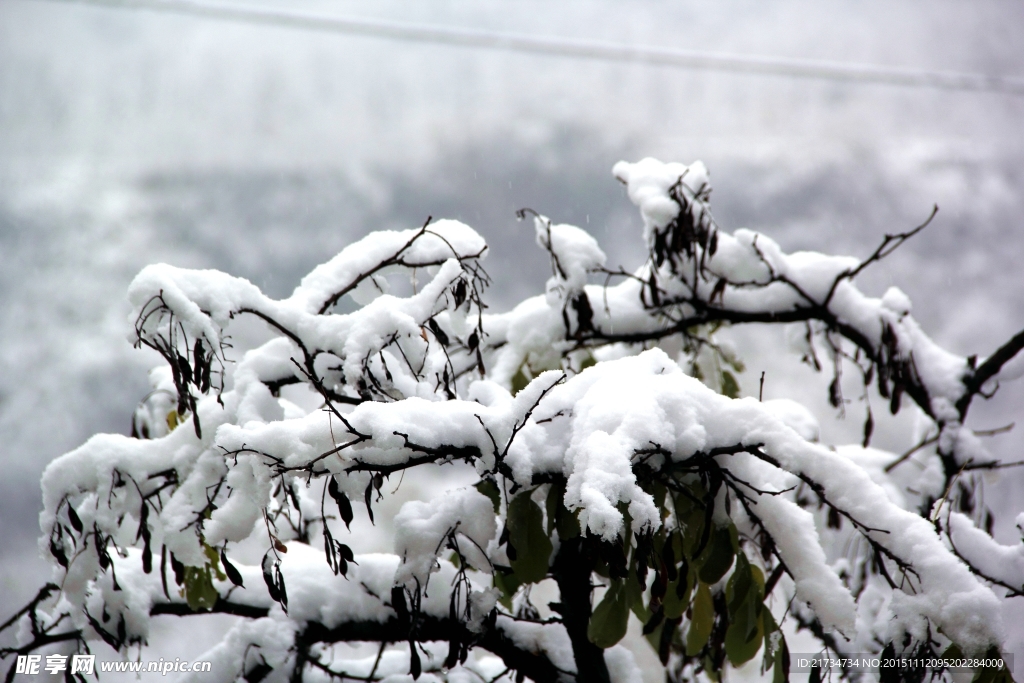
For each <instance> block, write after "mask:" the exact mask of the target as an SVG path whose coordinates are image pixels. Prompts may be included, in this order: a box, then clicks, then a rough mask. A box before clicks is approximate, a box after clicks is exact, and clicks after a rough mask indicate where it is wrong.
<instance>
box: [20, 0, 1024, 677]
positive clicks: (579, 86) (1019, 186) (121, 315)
mask: <svg viewBox="0 0 1024 683" xmlns="http://www.w3.org/2000/svg"><path fill="white" fill-rule="evenodd" d="M253 4H254V5H258V6H260V7H264V8H279V9H281V8H285V7H287V9H289V10H301V11H310V12H317V13H320V14H323V15H331V16H345V17H364V18H380V19H387V20H393V21H403V22H405V21H407V22H413V23H430V24H438V25H443V26H451V27H465V28H477V29H489V30H500V31H511V32H517V33H524V34H532V35H545V36H562V37H570V38H580V39H590V40H604V41H609V42H615V43H625V44H635V45H644V46H663V47H674V48H686V49H692V50H703V51H713V52H726V53H736V54H744V55H769V56H779V57H791V58H800V59H814V60H830V61H836V62H845V63H867V64H877V65H891V66H901V67H908V68H917V69H928V70H940V71H961V72H975V73H983V74H990V75H1007V76H1020V75H1022V71H1024V31H1022V30H1021V29H1022V28H1024V3H1021V2H1018V1H1016V0H975V1H974V2H971V3H965V2H962V1H960V0H947V1H942V0H932V1H929V2H925V1H924V0H903V1H902V2H889V1H881V0H870V1H858V2H853V1H835V2H829V3H819V2H811V1H810V0H806V1H801V0H784V1H781V2H777V3H773V4H771V5H768V4H766V3H761V2H754V1H752V0H751V1H745V0H714V1H713V2H712V1H711V0H706V1H704V0H695V1H688V2H679V3H668V2H661V1H658V0H634V1H632V2H606V1H602V0H586V1H584V0H563V1H562V2H559V3H557V4H556V3H548V2H532V1H520V2H516V3H510V2H497V1H496V0H494V1H488V0H431V1H429V2H412V1H411V0H377V1H375V2H365V1H356V0H322V1H320V2H313V1H310V0H304V1H302V2H290V3H287V4H286V3H284V2H277V3H272V2H269V1H268V2H263V3H253ZM1022 121H1024V96H1020V95H1007V94H996V93H985V92H955V91H942V90H934V89H925V88H910V87H897V86H887V85H870V84H851V83H847V82H838V81H829V80H806V79H795V78H788V77H780V76H770V75H750V74H730V73H721V72H714V71H697V70H686V69H679V68H672V67H661V66H651V65H642V64H630V63H614V62H606V61H605V62H602V61H587V60H580V59H571V58H560V57H554V56H540V55H524V54H515V53H511V52H502V51H487V50H481V49H471V48H462V47H453V46H447V45H437V44H425V43H411V42H398V41H389V40H383V39H376V38H368V37H356V36H348V35H338V34H330V33H322V32H313V31H308V30H297V29H291V28H282V27H273V26H253V25H246V24H240V23H232V22H224V21H216V20H212V19H203V18H190V17H183V16H174V15H167V14H160V13H156V12H152V11H142V10H129V9H116V8H99V7H91V6H87V5H82V4H67V3H56V2H47V1H45V0H0V468H2V469H0V617H3V616H5V615H6V614H8V613H10V612H11V611H12V609H13V608H15V607H16V606H19V605H20V604H21V603H23V602H24V601H25V599H27V597H28V596H29V595H30V594H31V593H33V592H34V591H35V589H36V588H37V587H38V585H39V584H41V583H42V582H43V581H45V579H46V576H47V570H46V566H45V564H44V563H43V562H42V561H41V560H40V559H39V558H38V551H37V549H36V537H37V535H38V533H39V530H38V523H37V514H38V511H39V509H40V502H39V486H38V481H39V475H40V473H41V472H42V469H43V468H44V467H45V466H46V464H47V463H48V462H49V461H50V460H52V459H53V458H54V457H56V456H58V455H60V454H61V453H63V452H65V451H67V450H69V449H70V448H73V447H74V446H76V445H77V444H79V443H81V442H82V441H83V440H85V439H86V438H87V437H88V436H89V435H90V434H92V433H94V432H97V431H114V432H122V433H127V431H128V428H129V418H130V415H131V412H132V409H133V408H134V406H135V404H136V402H137V401H138V400H139V399H140V398H141V397H142V396H143V395H144V394H145V393H146V392H147V390H148V383H147V370H148V368H149V367H151V366H152V365H154V364H156V359H155V358H154V357H153V356H151V355H147V354H146V353H143V352H141V351H135V350H133V349H132V348H131V345H130V344H129V342H128V341H127V335H128V332H129V330H130V329H131V328H130V324H129V321H128V320H127V313H128V307H127V303H126V300H125V291H126V288H127V286H128V283H129V282H130V280H131V278H132V277H133V276H134V274H135V273H136V272H137V271H138V270H139V269H141V268H142V267H143V266H144V265H146V264H148V263H152V262H157V261H166V262H169V263H173V264H175V265H180V266H187V267H200V268H218V269H222V270H225V271H228V272H231V273H233V274H237V275H241V276H244V277H247V278H249V279H251V280H252V281H253V282H255V283H256V284H258V285H260V286H261V287H263V288H264V289H265V291H267V292H268V293H270V294H272V295H277V296H279V295H284V294H287V293H288V292H290V291H291V288H292V287H293V286H294V285H295V284H296V283H297V282H298V279H299V278H300V277H301V276H302V275H303V274H304V273H305V272H307V271H308V270H309V269H311V268H312V267H313V266H314V265H316V264H317V263H319V262H321V261H323V260H326V259H327V258H329V257H330V256H331V255H333V254H335V253H336V252H337V251H339V250H340V249H341V248H342V247H343V246H344V245H345V244H347V243H348V242H350V241H352V240H354V239H356V238H358V237H361V236H362V235H364V234H365V233H367V232H369V231H370V230H373V229H379V228H396V227H397V228H406V227H413V226H416V225H419V224H421V223H422V222H423V221H424V219H425V218H426V217H427V216H428V215H432V216H434V217H435V218H440V217H451V218H459V219H461V220H463V221H465V222H467V223H469V224H470V225H472V226H473V227H475V228H477V229H478V230H479V231H480V232H481V233H482V234H483V235H484V236H485V237H486V238H487V239H488V241H489V243H490V244H491V246H492V251H491V255H490V257H489V259H488V260H487V262H486V266H487V268H488V270H489V272H490V273H491V275H492V276H493V278H494V281H495V286H494V288H493V290H492V291H491V293H490V302H491V304H492V306H493V307H494V308H495V309H497V310H503V309H505V308H507V307H509V306H510V305H512V304H513V303H514V302H516V301H518V300H519V299H521V298H523V297H525V296H528V295H532V294H535V293H540V292H541V291H542V290H543V283H544V280H545V279H546V277H547V276H548V274H549V273H548V265H547V261H546V259H545V258H544V255H543V253H542V252H541V251H540V250H539V249H537V248H536V247H535V246H534V244H533V236H532V226H529V225H528V224H519V223H517V222H516V220H515V217H514V210H515V209H518V208H520V207H523V206H529V207H531V208H534V209H536V210H537V211H540V212H542V213H544V214H547V215H549V216H551V217H552V218H554V219H555V220H557V221H559V222H571V223H575V224H578V225H580V226H582V227H585V228H588V229H589V230H591V231H592V232H593V233H594V234H595V236H596V237H598V239H599V240H600V241H601V242H602V245H603V246H604V248H605V250H606V251H607V252H608V254H609V257H610V261H611V263H610V265H618V264H622V265H624V266H626V267H628V268H633V267H635V266H636V265H638V264H639V262H640V261H641V259H642V253H641V248H640V243H639V227H640V220H639V217H638V215H637V214H636V212H635V210H634V207H633V206H632V205H631V204H630V203H629V201H628V200H627V199H626V197H625V195H624V192H623V190H622V188H621V186H620V185H619V184H618V183H616V182H615V181H614V179H613V178H612V177H611V173H610V169H611V167H612V164H613V163H614V162H615V161H617V160H619V159H628V160H637V159H639V158H642V157H644V156H656V157H659V158H661V159H663V160H666V161H669V160H676V161H682V162H691V161H693V160H696V159H702V160H703V161H704V162H705V163H706V164H707V166H708V167H709V168H710V169H711V174H712V182H713V184H714V187H715V191H714V195H713V199H712V206H713V208H714V210H715V215H716V218H717V220H718V223H719V225H720V226H721V227H722V228H723V229H725V230H730V231H731V230H733V229H735V228H737V227H744V226H745V227H750V228H753V229H756V230H759V231H763V232H765V233H767V234H769V235H770V236H772V237H773V238H774V239H776V240H777V241H779V242H780V243H781V244H782V246H783V247H784V248H786V249H787V250H797V249H807V248H810V249H820V250H826V251H832V252H837V253H850V254H854V255H858V256H865V255H867V254H868V253H870V251H871V250H872V249H873V248H874V246H875V244H876V243H877V242H878V241H879V240H880V239H881V237H882V235H883V234H884V233H885V232H896V231H901V230H906V229H908V228H910V227H913V226H914V225H917V224H918V223H920V222H921V221H922V220H923V219H924V218H926V217H927V215H928V213H929V212H930V210H931V207H932V205H933V204H935V203H937V204H938V205H939V206H940V208H941V210H940V213H939V215H938V217H937V218H936V220H935V222H934V223H933V224H932V225H931V226H930V227H929V228H928V229H927V230H926V231H925V232H924V233H923V234H922V235H920V236H919V237H917V238H916V239H915V240H914V241H912V242H911V243H909V244H907V245H906V246H905V247H904V248H903V249H902V250H901V251H899V252H897V253H896V254H895V255H894V256H893V257H892V258H891V259H889V260H888V261H886V262H885V263H883V264H882V265H880V266H878V267H876V268H875V269H874V270H873V271H870V272H869V273H867V274H866V275H865V276H864V277H863V280H862V286H864V287H865V288H866V289H868V290H869V291H871V292H875V293H880V292H881V291H884V289H885V288H886V287H888V286H889V285H891V284H897V285H898V286H899V287H901V288H902V289H904V291H906V292H907V293H908V294H909V295H910V296H911V298H912V300H913V301H914V303H915V307H914V313H915V315H916V316H917V317H918V319H919V320H920V321H921V323H922V325H923V326H924V328H925V330H926V331H928V332H929V333H930V334H931V335H933V336H934V337H935V338H936V339H938V340H939V341H940V343H943V344H944V345H946V346H947V347H948V348H950V349H952V350H954V351H956V352H959V353H963V354H969V353H978V354H981V355H985V354H987V353H990V352H991V351H992V350H993V349H994V348H995V347H996V346H997V345H998V344H999V343H1001V342H1002V341H1004V340H1005V339H1007V338H1008V337H1010V336H1012V334H1013V333H1015V332H1016V331H1018V330H1019V329H1021V328H1022V327H1024V296H1022V294H1024V275H1022V270H1021V264H1020V261H1021V259H1024V125H1022ZM764 339H771V340H773V341H771V342H770V344H774V345H776V346H778V343H777V335H776V337H772V336H771V335H770V334H768V333H766V332H763V331H758V330H752V331H747V332H744V333H742V334H739V335H738V343H739V345H740V348H741V351H742V352H743V354H744V359H745V360H746V361H747V365H748V368H749V370H748V372H747V373H746V376H745V377H744V378H742V381H743V384H744V387H745V388H746V389H747V391H748V392H756V386H757V377H759V375H760V371H761V370H766V371H767V373H768V383H767V387H766V394H767V395H770V396H773V397H774V396H782V395H790V396H793V397H797V398H808V399H809V400H811V401H814V402H815V403H814V404H813V406H812V407H814V408H815V409H816V410H817V411H818V412H819V413H820V415H821V416H822V418H823V420H826V421H827V422H828V424H825V425H823V428H824V438H825V440H826V441H829V440H831V441H835V442H839V441H852V440H859V436H857V435H858V434H859V431H860V427H861V425H860V422H859V414H860V413H859V412H858V410H857V409H856V408H851V410H850V412H851V417H850V419H849V420H847V421H846V422H845V423H843V422H835V421H833V420H831V417H833V416H834V411H832V410H831V409H830V408H828V407H827V403H826V402H825V400H824V399H825V392H824V386H825V382H824V381H821V380H819V379H814V378H813V377H812V374H811V373H810V372H809V371H806V370H803V369H800V368H799V367H797V365H796V364H795V363H793V364H792V365H790V364H788V361H787V362H783V361H780V360H778V359H777V357H775V356H774V354H770V355H769V354H765V355H761V356H757V355H752V354H753V351H752V348H753V343H755V342H759V341H762V340H764ZM772 348H774V347H772ZM877 412H878V411H876V414H877ZM972 415H973V419H972V424H973V425H974V426H976V427H977V428H992V427H998V426H1001V425H1004V424H1006V423H1009V422H1011V421H1014V420H1017V421H1018V423H1019V427H1018V429H1017V430H1015V431H1014V432H1011V433H1010V434H1008V435H1003V436H999V437H995V438H994V439H992V440H991V441H990V444H991V447H992V449H993V452H994V453H996V454H997V455H998V456H999V457H1002V458H1004V459H1013V460H1016V459H1020V458H1021V455H1022V454H1021V450H1022V449H1021V448H1020V446H1021V444H1022V443H1024V442H1022V440H1021V434H1022V432H1021V430H1022V429H1024V390H1022V388H1021V387H1020V386H1008V387H1005V388H1004V389H1003V390H1002V391H1001V392H1000V394H999V395H998V397H997V398H996V399H994V400H993V401H991V402H989V403H987V404H985V403H979V404H977V405H976V406H975V408H974V410H973V413H972ZM903 419H904V420H907V419H909V418H903ZM887 424H888V426H886V425H887ZM906 424H907V422H906V421H904V422H896V423H894V424H890V423H886V424H883V425H881V426H880V428H879V430H878V432H877V433H878V436H877V437H876V443H878V444H879V445H882V446H885V447H889V448H892V449H894V450H901V449H902V448H905V447H906V445H907V444H906V443H905V439H906V437H905V436H904V437H899V436H898V432H897V429H898V428H899V427H900V426H904V427H905V426H906ZM901 438H902V440H901ZM1022 484H1024V477H1022V476H1021V475H1020V474H1010V475H1007V476H1006V477H1004V479H1003V481H1002V482H999V483H995V484H994V485H992V486H989V487H988V489H987V494H988V498H989V501H988V502H989V503H990V504H992V505H993V506H994V507H995V509H996V510H997V511H1003V512H1010V511H1013V512H1014V514H1015V513H1016V512H1017V511H1020V510H1021V509H1024V495H1022V494H1021V493H1020V491H1021V490H1022ZM1014 534H1015V530H1014V528H1013V526H1012V516H1010V517H1009V518H1008V519H1007V521H1006V523H1005V524H1001V525H1000V526H999V527H998V528H997V536H999V537H1000V539H1001V540H1002V541H1003V542H1012V541H1013V540H1014ZM367 549H369V548H367ZM380 549H385V548H384V547H382V548H380ZM1015 607H1016V608H1017V609H1018V610H1019V608H1020V605H1019V604H1018V605H1016V606H1015ZM1012 608H1013V606H1012V605H1011V606H1008V608H1007V609H1008V611H1007V615H1008V617H1010V616H1012ZM1018 614H1019V611H1018ZM210 628H214V629H216V628H217V626H216V624H214V625H212V626H210ZM208 644H209V643H206V644H203V643H199V644H197V645H196V646H195V647H193V648H190V650H189V652H193V651H194V652H196V653H198V652H201V651H202V650H203V649H205V647H204V646H205V645H208ZM1011 649H1013V650H1014V651H1016V652H1017V653H1018V657H1020V656H1024V636H1022V635H1021V632H1020V631H1019V630H1018V632H1017V634H1016V635H1014V636H1013V640H1012V641H1011ZM171 656H172V657H174V656H185V653H183V652H181V651H180V649H179V650H175V651H174V653H173V654H171Z"/></svg>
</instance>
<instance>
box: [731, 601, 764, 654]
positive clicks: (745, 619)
mask: <svg viewBox="0 0 1024 683" xmlns="http://www.w3.org/2000/svg"><path fill="white" fill-rule="evenodd" d="M753 597H754V595H753V594H751V593H747V599H746V600H744V601H743V602H742V603H741V605H739V607H738V609H737V610H736V614H735V617H734V621H731V623H730V624H729V628H728V629H726V631H725V654H726V656H727V657H728V658H729V663H730V664H732V665H733V666H740V665H741V664H744V663H745V662H748V661H750V660H751V659H753V658H754V655H756V654H757V651H758V650H760V649H761V641H762V640H763V639H764V625H763V622H762V621H761V612H762V611H763V610H762V609H761V602H760V601H758V600H754V599H752V598H753Z"/></svg>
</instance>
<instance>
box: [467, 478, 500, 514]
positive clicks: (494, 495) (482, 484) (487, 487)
mask: <svg viewBox="0 0 1024 683" xmlns="http://www.w3.org/2000/svg"><path fill="white" fill-rule="evenodd" d="M473 488H475V489H476V490H477V491H479V492H480V493H482V494H484V495H485V496H487V497H488V498H490V499H491V503H492V504H493V505H494V514H498V512H499V511H500V510H501V491H499V490H498V485H497V484H496V483H494V480H493V479H481V480H480V481H478V482H477V483H476V484H474V485H473Z"/></svg>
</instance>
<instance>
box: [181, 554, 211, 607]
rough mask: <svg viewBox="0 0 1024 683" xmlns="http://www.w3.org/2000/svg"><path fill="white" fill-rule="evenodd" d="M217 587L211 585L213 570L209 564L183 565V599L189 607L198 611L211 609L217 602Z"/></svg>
mask: <svg viewBox="0 0 1024 683" xmlns="http://www.w3.org/2000/svg"><path fill="white" fill-rule="evenodd" d="M217 598H218V594H217V589H216V588H214V587H213V572H212V571H211V570H210V565H206V566H205V567H185V601H186V602H187V603H188V606H189V609H191V610H192V611H193V612H198V611H199V610H201V609H204V610H211V609H213V606H214V604H215V603H216V602H217Z"/></svg>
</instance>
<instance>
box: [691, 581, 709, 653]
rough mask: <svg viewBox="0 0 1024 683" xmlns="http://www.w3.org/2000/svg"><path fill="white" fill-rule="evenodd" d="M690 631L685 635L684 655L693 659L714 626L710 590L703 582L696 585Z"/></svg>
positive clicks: (706, 640)
mask: <svg viewBox="0 0 1024 683" xmlns="http://www.w3.org/2000/svg"><path fill="white" fill-rule="evenodd" d="M690 613H691V615H692V616H691V618H690V630H689V631H687V633H686V655H687V656H688V657H694V656H696V655H697V653H698V652H700V651H701V649H702V648H703V647H704V644H705V643H707V642H708V638H709V637H710V636H711V627H712V626H714V620H715V605H714V603H713V602H712V600H711V589H710V588H708V585H707V584H706V583H704V582H700V583H699V584H697V594H696V595H695V596H694V598H693V606H692V607H691V612H690Z"/></svg>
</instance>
